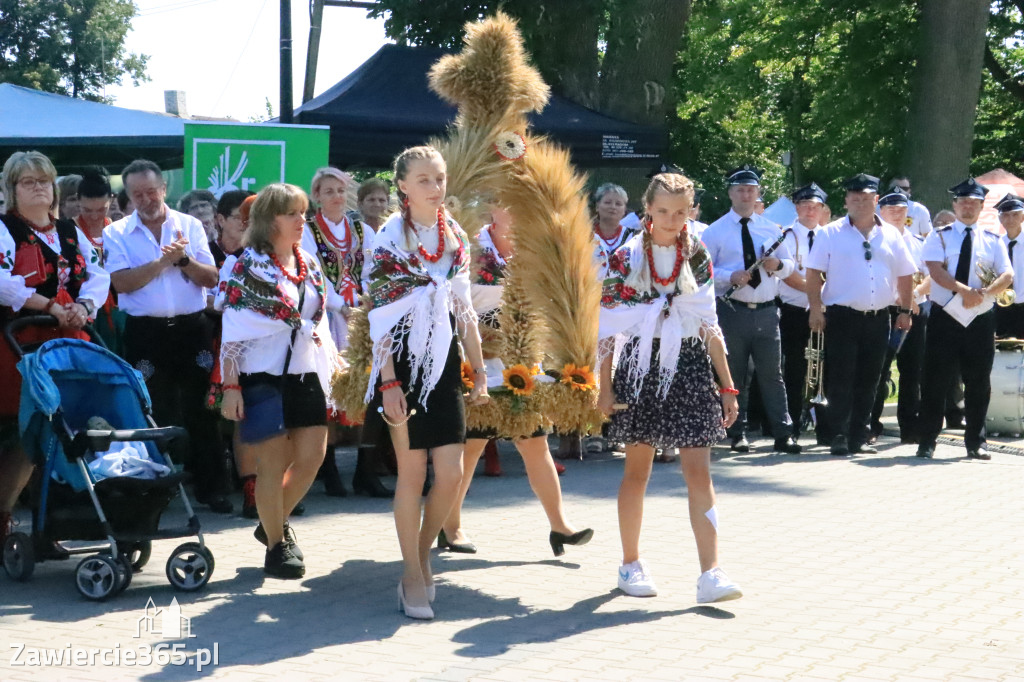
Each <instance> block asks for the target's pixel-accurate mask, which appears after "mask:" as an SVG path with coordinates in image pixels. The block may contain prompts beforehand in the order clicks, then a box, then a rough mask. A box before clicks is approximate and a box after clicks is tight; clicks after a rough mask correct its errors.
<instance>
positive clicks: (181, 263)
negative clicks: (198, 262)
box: [174, 256, 192, 268]
mask: <svg viewBox="0 0 1024 682" xmlns="http://www.w3.org/2000/svg"><path fill="white" fill-rule="evenodd" d="M191 262H192V259H190V258H189V257H188V256H182V257H181V260H179V261H178V262H177V263H175V264H174V267H176V268H183V267H185V266H186V265H188V264H189V263H191Z"/></svg>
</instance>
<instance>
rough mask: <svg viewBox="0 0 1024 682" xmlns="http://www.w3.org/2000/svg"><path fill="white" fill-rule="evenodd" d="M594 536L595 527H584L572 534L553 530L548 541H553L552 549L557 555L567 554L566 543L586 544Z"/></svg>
mask: <svg viewBox="0 0 1024 682" xmlns="http://www.w3.org/2000/svg"><path fill="white" fill-rule="evenodd" d="M592 537H594V529H593V528H584V529H583V530H580V531H576V532H575V533H573V534H572V535H566V534H565V533H559V532H557V531H551V535H549V536H548V541H549V542H551V551H553V552H554V553H555V556H562V555H563V554H565V545H585V544H587V543H588V542H590V538H592Z"/></svg>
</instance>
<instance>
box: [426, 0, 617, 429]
mask: <svg viewBox="0 0 1024 682" xmlns="http://www.w3.org/2000/svg"><path fill="white" fill-rule="evenodd" d="M465 30H466V35H465V37H464V40H463V49H462V51H461V52H459V53H458V54H454V55H446V56H444V57H442V58H441V59H440V60H438V62H437V63H436V64H435V65H434V66H433V67H432V68H431V70H430V77H429V80H430V87H431V88H432V89H433V90H434V91H435V92H437V93H438V95H440V96H441V97H442V98H443V99H444V100H446V101H447V102H449V103H451V104H454V105H455V106H457V107H458V116H457V118H456V121H455V125H454V126H453V127H452V129H451V130H450V131H449V134H448V136H447V137H446V138H445V139H443V140H436V141H434V144H435V145H436V146H437V147H438V148H439V149H440V150H441V153H442V155H443V156H444V158H445V160H446V161H447V164H448V191H449V194H452V195H455V196H457V197H458V200H457V202H456V204H455V205H457V206H458V209H459V213H458V214H455V211H454V210H453V214H455V218H456V220H458V221H459V222H460V224H462V226H463V228H464V229H465V230H466V232H467V233H469V234H470V236H474V235H475V234H476V233H477V232H478V231H479V229H480V227H481V226H482V225H483V218H484V211H483V209H482V208H481V205H482V202H481V201H479V197H480V196H484V195H487V196H493V197H497V198H498V201H499V203H500V204H502V205H503V206H505V207H506V208H508V210H509V212H510V213H511V214H512V217H513V226H512V239H513V244H514V246H515V259H514V262H515V270H516V273H515V277H514V279H515V280H516V281H515V282H514V283H513V286H515V287H516V288H517V290H516V291H515V293H514V297H515V298H518V299H521V301H522V303H521V306H522V310H516V309H514V307H513V306H510V305H509V298H510V297H509V296H508V295H506V296H504V298H503V304H502V311H501V312H502V315H501V318H502V324H503V325H504V324H505V320H506V319H509V320H525V319H526V318H524V316H523V310H525V311H526V312H527V313H528V314H529V316H530V317H531V318H532V319H533V320H534V322H531V323H530V324H531V333H532V335H533V336H534V337H536V346H535V347H533V348H531V349H529V351H528V352H526V354H527V355H531V356H535V355H541V356H543V358H542V359H543V366H544V372H545V374H546V375H548V377H547V378H548V379H549V380H547V381H538V382H536V384H535V386H534V387H533V389H532V390H531V392H530V395H529V396H522V395H520V396H515V397H517V398H519V399H520V402H523V401H525V402H528V403H529V405H530V408H531V410H538V411H539V412H540V413H541V414H542V415H543V417H544V421H546V422H552V423H554V425H555V426H556V427H558V428H559V430H561V431H583V432H587V431H590V430H591V429H593V428H594V427H596V426H598V425H599V424H600V423H601V422H602V421H603V419H604V418H603V416H602V415H601V414H600V412H599V411H598V410H597V409H596V404H597V388H596V386H595V382H594V381H592V380H589V379H588V377H591V376H592V374H593V371H594V369H595V363H596V356H597V320H598V313H599V299H600V285H599V283H598V282H597V274H596V271H595V268H594V265H593V260H592V259H593V242H592V232H591V224H592V223H591V218H590V214H589V211H588V209H587V204H586V194H585V190H584V186H585V178H584V177H583V176H582V175H580V174H578V173H577V172H576V171H575V170H574V168H573V166H572V164H571V161H570V157H569V153H568V152H567V151H566V150H565V149H562V148H561V147H559V146H557V145H555V144H554V143H552V142H550V141H548V140H546V139H544V138H540V137H537V136H534V135H533V134H532V132H531V131H530V130H529V126H528V121H527V114H529V113H530V112H533V111H540V110H541V109H543V108H544V106H545V105H546V104H547V102H548V99H549V97H550V89H549V88H548V86H547V84H546V83H544V80H543V79H542V78H541V76H540V74H539V73H538V72H537V70H536V69H535V68H533V67H532V66H531V65H530V63H529V61H528V55H527V53H526V51H525V49H524V47H523V41H522V37H521V35H520V33H519V29H518V27H517V25H516V22H515V21H514V20H513V19H511V18H510V17H509V16H508V15H506V14H504V13H502V12H498V13H497V14H495V15H494V16H493V17H490V18H487V19H484V20H481V21H478V22H472V23H469V24H467V25H466V29H465ZM450 210H452V209H451V208H450ZM506 286H508V285H506ZM502 329H503V330H504V329H505V328H504V327H503V328H502ZM503 333H504V331H503ZM511 336H513V337H515V336H516V334H515V333H513V334H512V335H511ZM513 343H517V342H516V341H513ZM541 349H543V352H540V351H541ZM508 350H509V349H508V348H506V349H505V352H503V353H502V360H503V362H504V363H505V365H506V367H512V366H513V365H516V364H523V365H524V366H526V367H533V365H532V364H530V363H529V362H521V361H517V360H515V359H514V358H513V357H512V356H514V355H518V354H519V353H509V352H508ZM540 360H541V358H540V357H538V361H540ZM570 368H571V369H572V372H567V371H566V370H567V369H570ZM573 372H575V373H573ZM566 375H568V376H569V377H570V378H569V380H568V381H564V380H563V379H564V376H566ZM499 393H500V392H498V391H496V392H495V395H496V396H497V395H498V394H499ZM509 393H510V394H511V395H514V393H513V392H511V391H509ZM502 402H504V399H503V398H502V399H500V400H492V403H502ZM499 407H501V408H504V407H508V406H507V405H494V406H492V408H490V409H487V410H470V413H469V422H470V425H471V426H472V425H473V423H474V422H476V421H477V417H478V416H480V417H481V418H482V415H481V414H480V413H481V412H487V413H488V414H487V417H488V418H492V417H496V415H497V413H498V412H503V411H506V410H503V409H498V408H499ZM521 413H522V412H521V411H520V414H521ZM522 421H526V420H521V421H520V423H517V424H516V426H517V427H519V428H518V429H516V430H517V431H521V430H522V429H524V428H525V426H526V425H525V424H523V423H522ZM505 426H510V425H509V424H507V423H506V424H505Z"/></svg>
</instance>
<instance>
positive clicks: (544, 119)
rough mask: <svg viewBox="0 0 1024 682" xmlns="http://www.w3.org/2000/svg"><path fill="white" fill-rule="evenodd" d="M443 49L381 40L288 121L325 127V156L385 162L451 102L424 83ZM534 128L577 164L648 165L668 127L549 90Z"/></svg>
mask: <svg viewBox="0 0 1024 682" xmlns="http://www.w3.org/2000/svg"><path fill="white" fill-rule="evenodd" d="M444 54H446V53H445V51H444V50H440V49H436V48H425V47H405V46H399V45H385V46H383V47H382V48H380V49H379V50H378V51H377V52H376V54H374V55H373V56H372V57H370V58H369V59H368V60H367V61H365V62H364V63H363V64H362V65H361V66H360V67H359V68H357V69H356V70H355V71H353V72H352V73H351V74H349V75H348V76H347V77H345V78H344V79H343V80H342V81H340V82H339V83H337V84H336V85H334V86H333V87H332V88H330V89H329V90H327V91H326V92H324V93H323V94H321V95H320V96H319V97H316V98H314V99H312V100H310V101H308V102H306V103H305V104H303V105H302V106H300V107H298V108H297V109H296V110H295V122H296V123H304V124H310V125H329V126H330V127H331V149H330V159H331V162H332V163H334V164H336V165H339V166H367V167H378V168H379V167H387V166H389V165H391V161H392V159H394V157H395V156H396V155H397V154H398V153H399V152H400V151H401V150H402V149H404V148H405V147H410V146H413V145H417V144H423V143H424V142H425V141H426V140H427V139H428V138H430V137H431V136H436V135H442V134H444V131H445V130H446V129H447V127H448V126H449V124H451V122H452V121H453V120H454V118H455V108H454V107H452V106H449V105H448V104H447V103H445V102H444V101H442V100H441V98H439V97H438V96H437V95H436V94H435V93H434V92H433V91H432V90H430V88H429V87H428V85H427V72H428V70H429V69H430V67H431V66H432V65H433V64H434V63H435V62H436V61H437V60H438V58H440V57H441V56H442V55H444ZM531 125H532V126H533V129H534V130H535V131H536V132H538V133H542V134H546V135H548V136H550V137H551V138H553V139H554V140H555V141H557V142H559V143H561V144H563V145H565V146H566V147H568V148H569V149H570V150H571V152H572V156H573V161H574V162H575V163H576V164H578V165H580V166H584V167H596V166H608V165H620V166H647V165H651V162H652V160H656V159H660V158H663V157H664V156H665V153H666V151H667V148H668V136H667V133H666V132H665V131H664V130H662V129H658V128H652V127H647V126H641V125H636V124H633V123H628V122H625V121H620V120H617V119H614V118H610V117H608V116H605V115H604V114H600V113H598V112H596V111H593V110H591V109H588V108H586V107H584V106H581V105H579V104H576V103H574V102H572V101H570V100H568V99H566V98H564V97H560V96H558V95H554V94H553V95H552V97H551V101H550V102H549V103H548V105H547V107H545V109H544V111H542V112H541V113H540V114H534V115H533V116H531Z"/></svg>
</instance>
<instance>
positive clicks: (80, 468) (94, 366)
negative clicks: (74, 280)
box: [3, 316, 214, 601]
mask: <svg viewBox="0 0 1024 682" xmlns="http://www.w3.org/2000/svg"><path fill="white" fill-rule="evenodd" d="M33 325H48V326H55V325H56V320H55V319H54V318H52V317H49V316H41V317H39V316H37V317H25V318H20V319H17V320H14V321H13V322H11V323H10V324H9V325H7V327H6V329H5V330H4V334H5V336H6V339H7V343H8V344H9V345H10V346H11V348H12V349H13V350H14V353H15V355H16V356H18V357H20V358H21V360H20V361H19V362H18V370H19V371H20V372H21V375H22V378H23V380H22V389H21V406H20V410H19V415H18V425H19V429H20V433H21V439H22V444H23V445H24V447H25V453H26V454H27V455H28V457H29V458H30V459H31V460H32V461H33V462H34V463H35V464H36V466H37V472H36V473H37V475H36V476H34V477H33V482H32V483H31V484H30V485H29V489H28V491H27V492H28V497H29V500H30V504H29V506H30V508H31V510H32V533H31V536H29V535H26V534H25V533H13V534H11V535H10V536H9V537H8V538H7V541H6V542H5V543H4V547H3V565H4V568H5V569H6V571H7V573H8V574H9V575H10V576H11V577H12V578H14V579H15V580H19V581H27V580H28V579H29V578H30V577H31V576H32V571H33V569H34V566H35V563H36V562H37V561H44V560H47V559H66V558H68V555H70V554H91V556H87V557H86V558H84V559H82V560H81V561H80V562H79V564H78V567H77V568H76V570H75V586H76V587H77V588H78V591H79V592H80V593H81V594H82V595H83V596H85V597H86V598H87V599H92V600H96V601H102V600H104V599H107V598H108V597H110V596H112V595H116V594H119V593H120V592H122V591H124V590H125V589H126V588H127V587H128V585H129V584H131V580H132V572H133V571H138V570H141V568H142V566H144V565H145V564H146V562H147V561H148V560H149V556H150V552H151V550H152V541H153V540H155V539H164V538H181V537H191V536H193V535H195V536H198V539H199V542H186V543H184V544H182V545H179V546H178V547H177V548H176V549H175V550H174V552H172V553H171V556H170V558H169V559H168V560H167V567H166V573H167V579H168V580H169V581H170V583H171V585H173V586H174V587H175V588H177V589H179V590H184V591H194V590H198V589H200V588H202V587H203V586H204V585H206V583H207V582H209V580H210V576H211V574H212V573H213V566H214V562H213V554H212V553H211V552H210V550H209V549H207V547H206V545H205V543H204V542H203V535H202V532H201V531H200V527H199V518H198V517H197V516H196V514H195V512H194V511H193V510H192V505H191V504H190V502H189V499H188V497H187V496H186V494H185V488H184V486H183V481H184V480H185V478H186V476H187V475H186V474H184V473H174V468H173V464H172V462H171V460H170V457H169V456H168V455H167V454H166V450H167V444H168V443H170V442H171V441H172V440H174V439H176V438H179V437H181V436H184V435H186V431H185V430H184V429H183V428H181V427H177V426H170V427H163V428H158V427H157V425H156V422H154V421H153V417H152V412H151V405H150V398H149V392H148V391H147V390H146V384H145V383H144V382H143V380H142V376H141V375H140V374H139V373H138V372H137V371H136V370H135V369H133V368H132V367H131V366H130V365H128V364H127V363H126V362H125V361H124V360H122V359H121V358H119V357H117V356H116V355H114V354H113V353H111V352H110V351H108V350H107V349H106V348H104V347H102V346H100V345H96V344H93V343H89V342H87V341H82V340H79V339H53V340H50V341H47V342H45V343H43V344H42V345H40V346H39V347H38V349H37V350H35V352H30V351H31V348H29V347H22V346H20V345H19V344H18V342H17V340H16V338H15V333H16V332H17V331H19V330H20V329H22V328H25V327H29V326H33ZM94 338H95V336H94ZM97 418H99V419H97ZM103 421H105V422H106V423H107V424H108V425H113V426H114V427H115V428H113V429H110V428H101V429H97V428H94V426H95V424H96V423H97V422H99V423H102V422H103ZM87 422H92V427H87ZM112 442H123V443H133V444H134V447H135V448H138V449H144V450H146V453H144V454H145V455H148V458H149V459H150V460H152V462H154V463H156V466H155V467H154V468H158V469H163V467H160V466H159V465H164V466H165V467H167V468H168V469H169V473H167V474H166V475H163V476H160V477H157V478H153V479H144V478H131V477H126V476H122V477H117V476H114V477H107V478H100V477H98V476H97V475H96V474H95V473H94V472H93V471H91V470H90V467H89V466H88V462H89V461H91V460H92V459H93V457H94V455H95V454H96V453H103V452H107V451H108V450H110V449H111V443H112ZM163 470H164V471H167V469H163ZM176 493H180V494H181V497H182V500H183V501H184V504H185V511H186V513H187V515H188V522H187V525H185V526H184V527H176V528H165V529H161V528H160V527H159V526H160V516H161V514H163V512H164V510H165V509H166V508H167V505H168V504H169V503H170V501H171V499H172V498H173V497H174V495H175V494H176ZM76 540H84V541H98V542H102V545H101V546H100V547H99V548H97V546H96V543H95V542H94V543H93V544H92V546H91V547H86V548H78V547H65V546H63V545H61V544H59V543H62V542H66V541H76ZM97 549H99V553H95V554H94V552H96V551H97Z"/></svg>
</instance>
